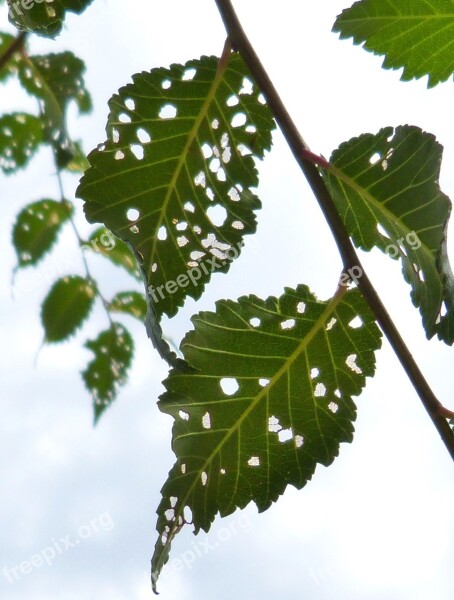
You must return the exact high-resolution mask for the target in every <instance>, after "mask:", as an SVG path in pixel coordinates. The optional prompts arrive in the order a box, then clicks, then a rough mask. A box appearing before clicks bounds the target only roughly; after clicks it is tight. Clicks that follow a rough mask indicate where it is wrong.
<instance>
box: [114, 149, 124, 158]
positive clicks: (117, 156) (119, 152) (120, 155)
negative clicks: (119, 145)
mask: <svg viewBox="0 0 454 600" xmlns="http://www.w3.org/2000/svg"><path fill="white" fill-rule="evenodd" d="M124 157H125V155H124V153H123V152H122V151H121V150H117V151H116V152H115V156H114V158H115V160H123V159H124Z"/></svg>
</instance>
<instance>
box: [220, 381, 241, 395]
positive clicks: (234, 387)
mask: <svg viewBox="0 0 454 600" xmlns="http://www.w3.org/2000/svg"><path fill="white" fill-rule="evenodd" d="M219 385H220V386H221V389H222V391H223V392H224V394H225V395H226V396H233V395H234V394H236V392H237V391H238V390H239V389H240V386H239V385H238V381H237V380H236V379H235V378H234V377H223V378H222V379H221V381H220V382H219Z"/></svg>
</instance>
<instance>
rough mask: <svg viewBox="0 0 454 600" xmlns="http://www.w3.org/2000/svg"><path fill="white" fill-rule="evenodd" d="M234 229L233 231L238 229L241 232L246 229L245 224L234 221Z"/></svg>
mask: <svg viewBox="0 0 454 600" xmlns="http://www.w3.org/2000/svg"><path fill="white" fill-rule="evenodd" d="M232 227H233V229H238V230H239V231H242V230H243V229H244V223H242V222H241V221H233V223H232Z"/></svg>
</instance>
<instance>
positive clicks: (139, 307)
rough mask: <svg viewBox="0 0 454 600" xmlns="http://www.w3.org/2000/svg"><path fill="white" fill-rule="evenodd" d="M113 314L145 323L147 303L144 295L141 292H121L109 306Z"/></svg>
mask: <svg viewBox="0 0 454 600" xmlns="http://www.w3.org/2000/svg"><path fill="white" fill-rule="evenodd" d="M107 308H108V310H110V311H112V312H119V313H124V314H127V315H130V316H131V317H135V318H136V319H139V321H144V320H145V317H146V315H147V302H146V300H145V298H144V297H143V294H140V293H139V292H135V291H131V292H119V293H118V294H116V295H115V296H114V298H112V300H111V301H110V302H109V304H108V306H107Z"/></svg>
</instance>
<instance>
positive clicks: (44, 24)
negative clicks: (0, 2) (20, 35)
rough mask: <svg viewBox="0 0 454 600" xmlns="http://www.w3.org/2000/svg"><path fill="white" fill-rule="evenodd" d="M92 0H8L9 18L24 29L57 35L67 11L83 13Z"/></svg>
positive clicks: (39, 33)
mask: <svg viewBox="0 0 454 600" xmlns="http://www.w3.org/2000/svg"><path fill="white" fill-rule="evenodd" d="M91 2H92V0H50V1H49V0H45V1H44V2H43V0H26V1H25V2H24V0H22V2H20V1H18V0H8V7H9V13H8V16H9V20H10V22H11V23H13V25H15V26H16V27H17V28H18V29H20V30H22V31H30V32H32V33H36V34H38V35H42V36H45V37H56V36H57V35H58V34H59V33H60V31H61V29H62V26H63V21H64V19H65V16H66V12H73V13H76V14H80V13H82V12H83V11H84V10H85V9H86V8H87V6H88V5H89V4H91Z"/></svg>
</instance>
